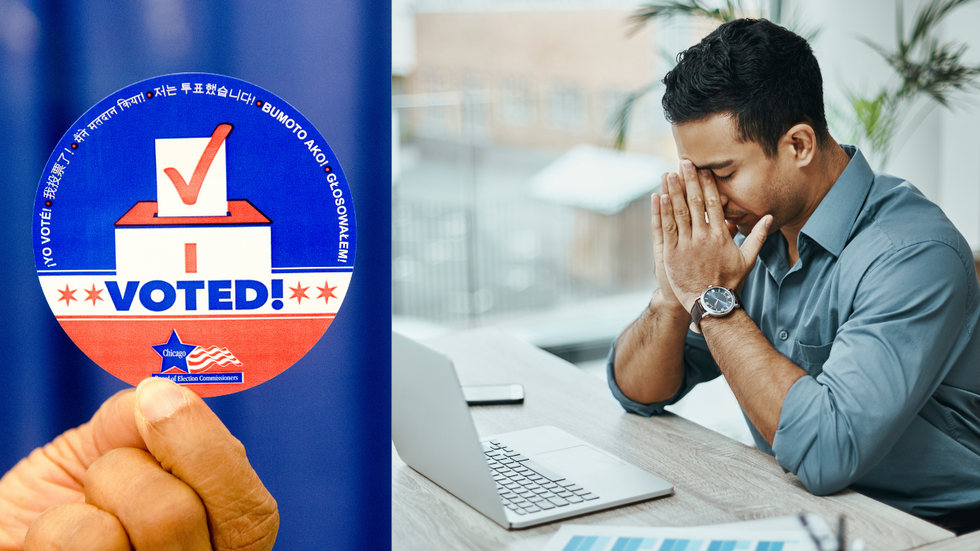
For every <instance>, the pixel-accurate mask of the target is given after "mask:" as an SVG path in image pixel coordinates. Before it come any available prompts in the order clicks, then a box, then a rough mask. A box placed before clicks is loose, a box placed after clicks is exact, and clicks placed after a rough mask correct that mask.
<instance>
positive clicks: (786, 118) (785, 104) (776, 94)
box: [663, 19, 830, 159]
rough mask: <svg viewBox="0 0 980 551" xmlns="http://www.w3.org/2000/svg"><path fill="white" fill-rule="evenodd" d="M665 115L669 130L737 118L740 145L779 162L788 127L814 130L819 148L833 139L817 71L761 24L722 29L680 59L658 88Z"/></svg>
mask: <svg viewBox="0 0 980 551" xmlns="http://www.w3.org/2000/svg"><path fill="white" fill-rule="evenodd" d="M663 82H664V84H665V85H666V87H667V90H666V92H665V93H664V98H663V106H664V115H665V116H666V117H667V120H668V121H670V122H671V123H672V124H683V123H686V122H694V121H699V120H703V119H705V118H707V117H709V116H711V115H715V114H718V113H729V114H731V115H732V116H733V117H734V118H735V122H736V124H737V127H738V134H739V135H738V138H739V139H740V140H742V141H746V140H748V141H753V142H756V143H758V144H759V145H761V146H762V149H763V151H765V154H766V157H768V158H770V159H771V158H773V157H775V156H776V148H777V146H778V144H779V138H781V137H782V136H783V134H785V133H786V131H788V130H789V129H790V128H791V127H792V126H793V125H795V124H798V123H801V122H802V123H806V124H809V125H810V126H811V127H813V131H814V133H815V134H816V136H817V143H818V144H819V145H820V146H821V147H823V146H824V145H825V142H826V141H828V140H829V139H830V132H829V131H828V130H827V118H826V116H825V115H824V108H823V79H822V78H821V77H820V66H819V65H818V64H817V58H815V57H814V56H813V50H811V49H810V45H809V44H807V42H806V40H805V39H803V38H802V37H800V36H797V35H796V34H793V33H792V32H790V31H788V30H786V29H784V28H783V27H780V26H779V25H776V24H775V23H772V22H770V21H766V20H764V19H738V20H736V21H731V22H729V23H725V24H724V25H722V26H720V27H718V28H717V29H715V30H714V32H712V33H711V34H709V35H708V36H706V37H705V38H704V39H703V40H702V41H701V42H700V43H698V44H696V45H694V46H692V47H690V48H688V49H687V50H685V51H683V52H681V53H679V54H677V66H676V67H674V68H673V69H672V70H671V71H670V72H668V73H667V75H666V76H665V77H664V80H663Z"/></svg>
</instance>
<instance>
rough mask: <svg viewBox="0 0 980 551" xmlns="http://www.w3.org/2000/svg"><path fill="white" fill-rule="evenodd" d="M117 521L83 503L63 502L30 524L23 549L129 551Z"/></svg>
mask: <svg viewBox="0 0 980 551" xmlns="http://www.w3.org/2000/svg"><path fill="white" fill-rule="evenodd" d="M130 549H131V546H130V544H129V538H127V537H126V531H125V530H123V527H122V524H120V522H119V520H118V519H117V518H116V517H114V516H112V515H111V514H109V513H107V512H105V511H102V510H100V509H99V508H98V507H95V506H92V505H88V504H86V503H62V504H61V505H58V506H56V507H52V508H50V509H48V510H47V511H45V512H44V513H43V514H41V516H39V517H37V519H36V520H35V521H34V522H33V523H32V524H31V527H30V528H29V529H28V530H27V537H26V538H25V539H24V550H25V551H35V550H38V551H130Z"/></svg>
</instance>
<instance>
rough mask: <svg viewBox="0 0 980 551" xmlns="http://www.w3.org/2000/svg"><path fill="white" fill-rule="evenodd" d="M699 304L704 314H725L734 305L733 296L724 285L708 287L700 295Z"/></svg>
mask: <svg viewBox="0 0 980 551" xmlns="http://www.w3.org/2000/svg"><path fill="white" fill-rule="evenodd" d="M701 304H702V305H703V306H704V310H705V313H706V314H709V315H717V314H727V313H728V312H731V311H732V308H734V307H735V296H734V295H732V292H731V291H729V290H728V289H725V288H724V287H710V288H708V290H707V291H705V292H704V294H703V295H701Z"/></svg>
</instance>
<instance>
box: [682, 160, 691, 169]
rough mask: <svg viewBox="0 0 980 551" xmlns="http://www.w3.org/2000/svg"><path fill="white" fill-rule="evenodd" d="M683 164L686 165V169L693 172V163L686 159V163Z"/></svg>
mask: <svg viewBox="0 0 980 551" xmlns="http://www.w3.org/2000/svg"><path fill="white" fill-rule="evenodd" d="M681 164H682V165H684V168H686V169H687V170H691V169H692V168H694V163H692V162H691V161H689V160H687V159H684V162H682V163H681Z"/></svg>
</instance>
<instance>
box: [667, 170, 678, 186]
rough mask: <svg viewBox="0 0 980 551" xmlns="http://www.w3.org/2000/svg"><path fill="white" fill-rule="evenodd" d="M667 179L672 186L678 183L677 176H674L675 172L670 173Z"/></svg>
mask: <svg viewBox="0 0 980 551" xmlns="http://www.w3.org/2000/svg"><path fill="white" fill-rule="evenodd" d="M667 179H668V180H670V183H672V184H676V183H677V175H676V174H674V173H673V172H671V173H670V176H668V177H667Z"/></svg>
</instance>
